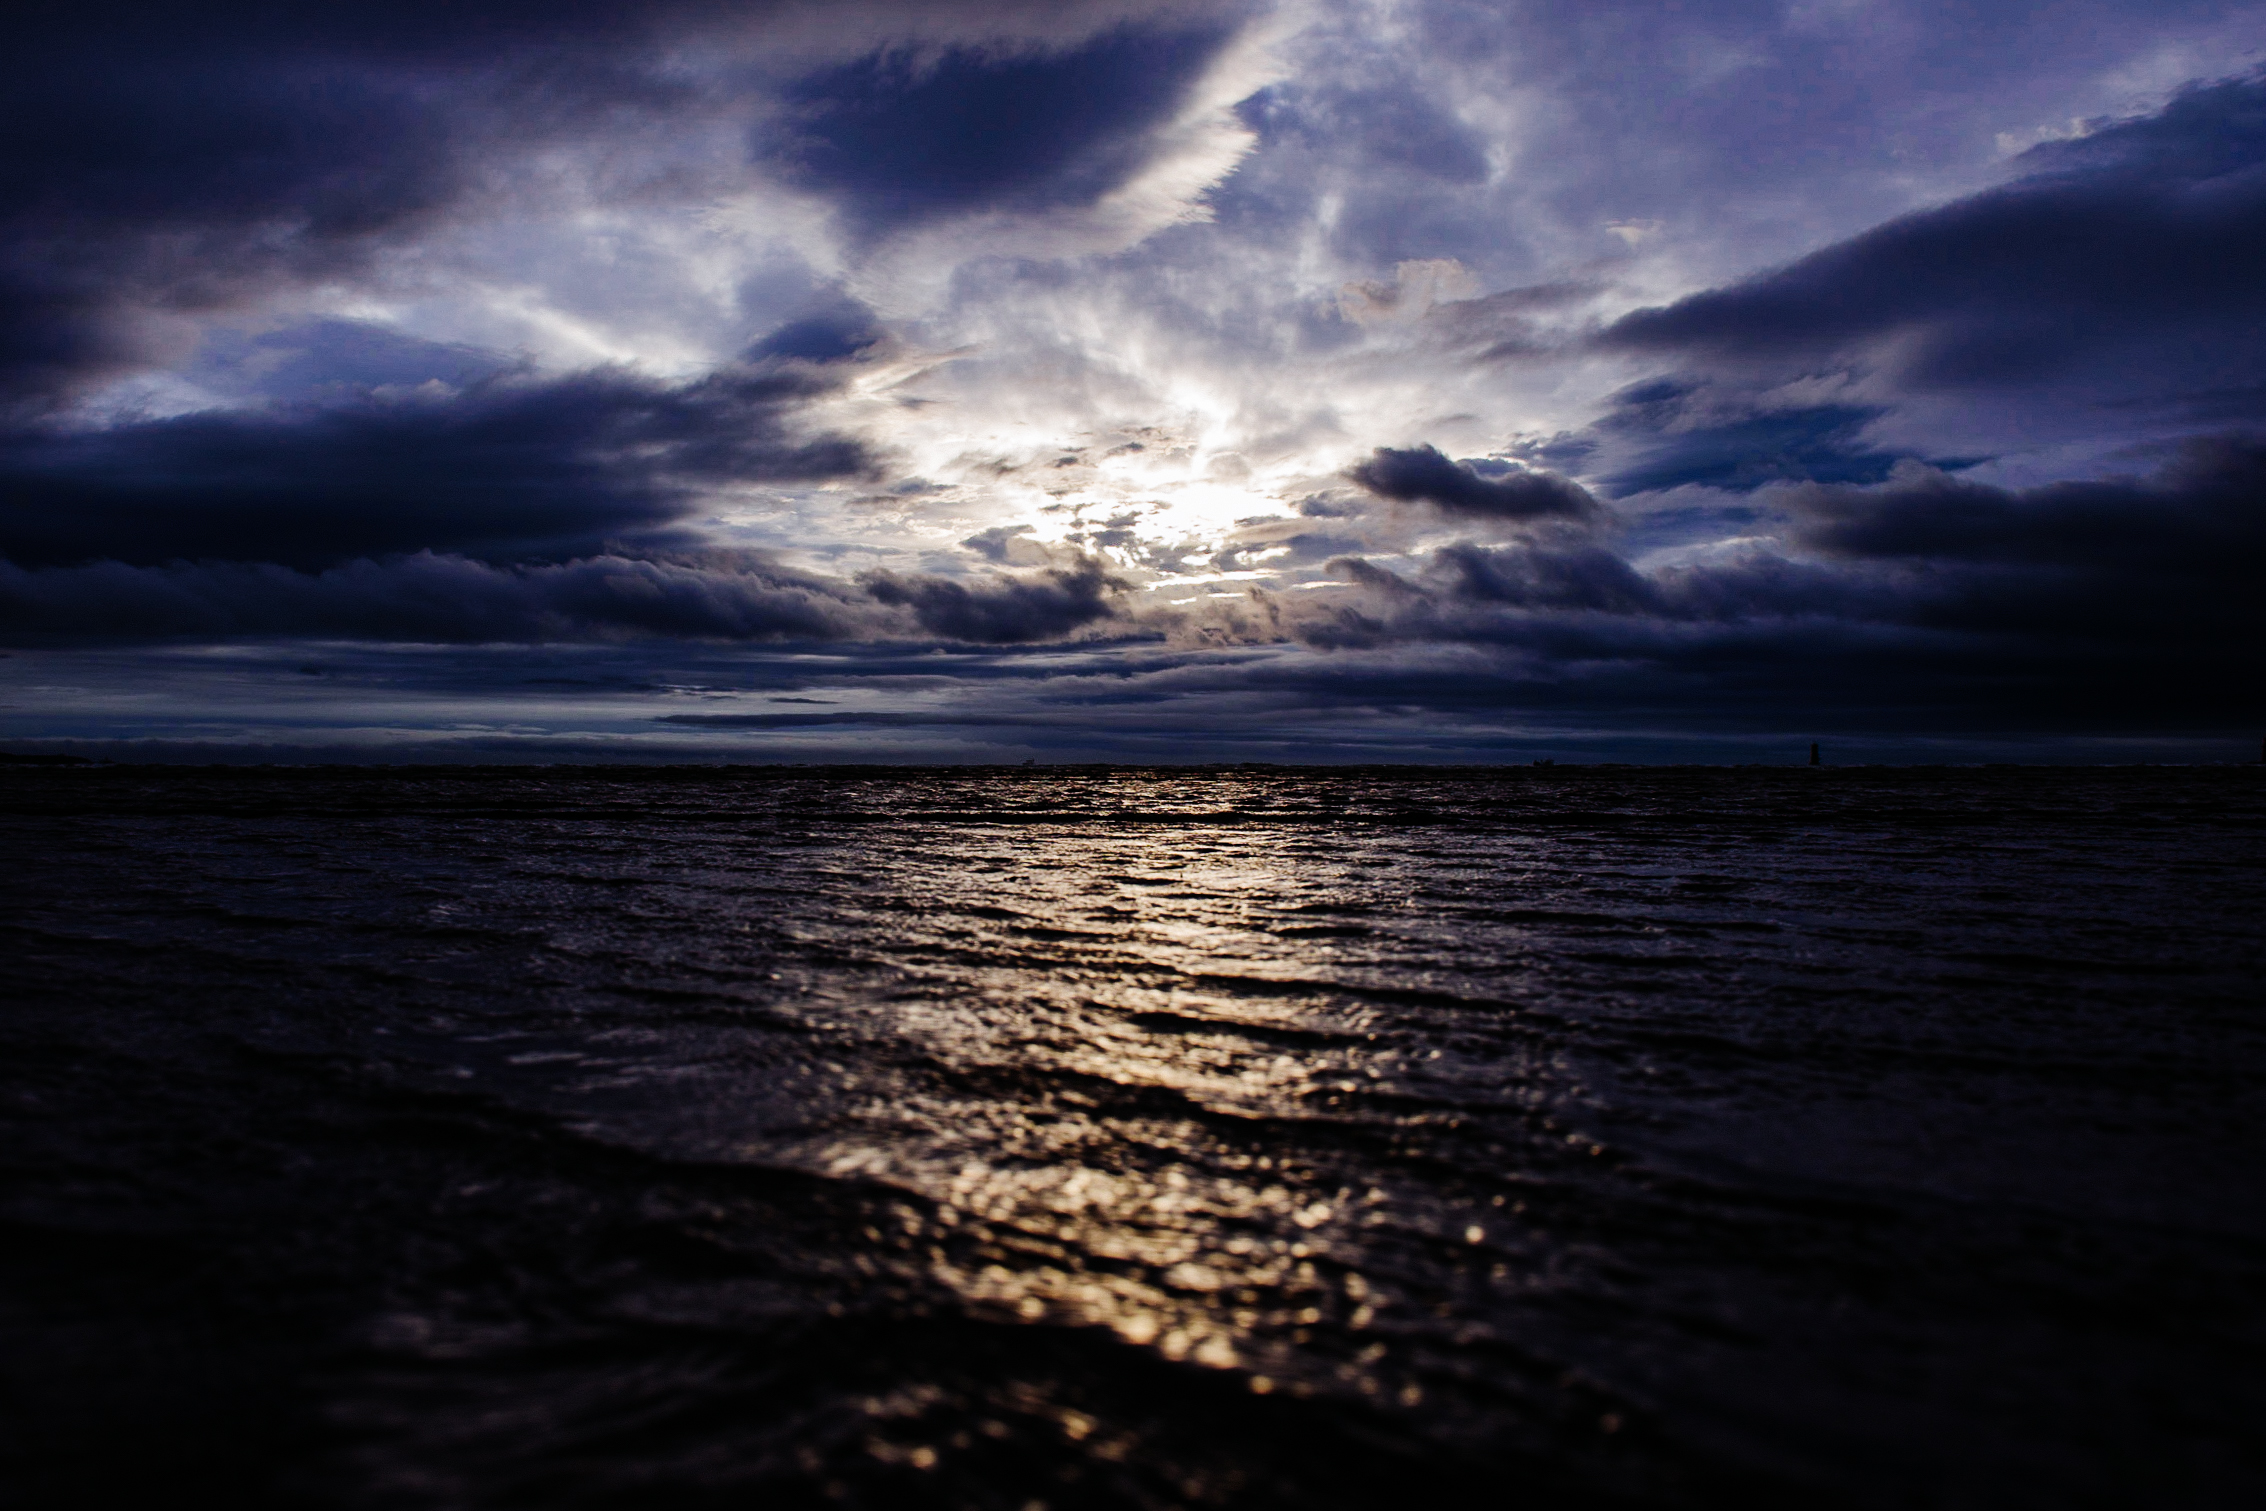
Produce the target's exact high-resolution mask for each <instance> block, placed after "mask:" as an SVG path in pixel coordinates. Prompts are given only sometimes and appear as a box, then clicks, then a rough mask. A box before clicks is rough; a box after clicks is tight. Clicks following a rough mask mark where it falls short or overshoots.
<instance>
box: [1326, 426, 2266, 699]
mask: <svg viewBox="0 0 2266 1511" xmlns="http://www.w3.org/2000/svg"><path fill="white" fill-rule="evenodd" d="M1773 498H1774V501H1775V503H1776V505H1777V507H1778V508H1779V509H1781V510H1782V511H1783V512H1784V514H1785V515H1786V517H1787V519H1788V522H1789V523H1788V530H1787V538H1786V540H1785V541H1784V543H1782V544H1773V543H1771V542H1768V541H1760V540H1758V541H1754V542H1750V543H1747V544H1745V545H1743V546H1739V547H1735V548H1725V549H1722V550H1719V551H1717V552H1714V553H1707V554H1701V555H1699V556H1697V557H1695V558H1692V559H1689V560H1685V561H1682V562H1680V563H1674V564H1667V565H1661V566H1656V567H1653V568H1651V569H1649V570H1641V571H1640V570H1639V569H1638V568H1637V567H1636V566H1635V565H1633V564H1632V563H1630V562H1628V561H1626V560H1624V559H1623V558H1621V557H1620V556H1618V555H1616V554H1615V553H1613V552H1611V551H1609V550H1606V549H1605V548H1603V547H1601V546H1598V545H1595V544H1568V543H1565V542H1543V543H1539V544H1529V545H1517V546H1509V547H1495V548H1490V547H1481V546H1477V545H1471V544H1462V545H1456V546H1451V547H1448V548H1446V549H1443V550H1441V551H1439V552H1437V553H1435V554H1434V556H1433V557H1432V558H1431V559H1430V561H1429V562H1428V563H1427V564H1426V565H1425V567H1424V569H1423V570H1422V571H1421V572H1420V573H1418V574H1417V575H1416V576H1415V577H1413V578H1411V577H1405V576H1401V575H1398V574H1393V573H1388V572H1386V571H1384V570H1383V569H1382V568H1380V567H1378V566H1377V565H1376V564H1375V563H1372V562H1367V561H1361V560H1357V559H1355V560H1342V561H1339V562H1335V563H1333V564H1332V566H1333V570H1334V571H1335V572H1336V574H1337V575H1338V576H1340V577H1341V578H1343V579H1344V580H1346V581H1348V582H1349V583H1351V584H1353V585H1354V588H1355V589H1356V590H1358V596H1353V595H1348V596H1349V598H1350V601H1347V600H1345V599H1340V600H1336V601H1333V602H1330V603H1328V604H1324V605H1320V606H1317V607H1314V608H1311V609H1308V610H1305V611H1304V613H1303V615H1302V617H1299V618H1297V619H1296V620H1294V621H1293V623H1294V625H1295V633H1297V634H1298V635H1299V636H1300V637H1301V638H1303V639H1305V640H1307V641H1308V642H1309V643H1312V644H1316V645H1321V646H1333V647H1341V648H1362V647H1370V648H1375V647H1383V646H1390V645H1395V644H1416V643H1422V642H1433V643H1439V642H1453V643H1463V644H1466V645H1471V646H1475V647H1487V648H1489V649H1490V650H1491V651H1492V652H1493V653H1495V654H1496V655H1498V656H1502V657H1508V658H1510V659H1509V660H1508V661H1504V662H1502V663H1500V665H1499V667H1498V672H1497V675H1499V676H1501V677H1504V678H1507V679H1510V680H1511V681H1513V682H1516V683H1517V684H1518V685H1519V686H1520V687H1521V688H1523V689H1524V690H1523V691H1521V692H1520V693H1519V694H1518V695H1517V699H1518V702H1519V704H1520V705H1521V706H1527V707H1544V706H1556V707H1561V708H1573V707H1577V706H1583V705H1588V706H1593V707H1595V708H1596V709H1597V710H1598V711H1599V713H1600V714H1601V715H1602V714H1604V713H1605V712H1607V711H1608V710H1613V709H1618V710H1619V711H1621V712H1623V713H1633V712H1635V711H1638V710H1643V709H1654V710H1659V711H1662V712H1663V714H1664V715H1665V714H1673V715H1674V716H1676V717H1702V718H1709V719H1714V718H1734V717H1735V718H1736V719H1739V720H1747V721H1754V720H1768V719H1771V718H1778V719H1781V720H1783V721H1785V722H1786V723H1789V724H1796V725H1798V724H1800V723H1801V722H1802V721H1803V720H1804V719H1805V718H1807V717H1809V716H1810V715H1811V714H1812V713H1814V712H1815V711H1817V710H1820V709H1831V710H1834V711H1835V714H1834V716H1835V718H1837V719H1841V720H1844V721H1846V720H1851V719H1858V718H1861V717H1863V716H1864V712H1865V709H1867V708H1870V709H1872V710H1874V712H1875V713H1876V714H1877V716H1878V717H1879V718H1882V719H1889V720H1893V719H1898V718H1910V719H1914V720H1918V721H1922V722H1924V723H1925V724H1927V725H1928V726H1929V727H1937V728H1960V729H1978V728H1991V727H1998V728H2002V729H2016V728H2060V729H2065V730H2068V729H2084V728H2094V729H2110V728H2134V727H2146V726H2148V725H2149V724H2151V723H2152V722H2153V723H2160V724H2172V725H2177V724H2185V725H2187V726H2188V727H2198V728H2207V727H2236V728H2240V727H2245V726H2246V724H2248V723H2249V722H2253V721H2256V720H2258V719H2259V718H2261V717H2266V653H2262V651H2261V649H2260V648H2261V647H2266V596H2262V595H2260V594H2259V593H2258V591H2257V583H2258V582H2259V580H2260V578H2261V576H2262V575H2266V446H2261V445H2259V444H2258V443H2255V442H2251V441H2245V440H2240V439H2226V438H2222V439H2215V440H2209V441H2196V442H2191V443H2189V444H2188V445H2187V446H2185V447H2184V448H2183V449H2182V450H2181V451H2180V452H2179V453H2178V454H2177V456H2176V457H2175V458H2174V459H2173V460H2172V462H2171V463H2170V464H2169V465H2167V466H2166V467H2165V468H2164V469H2163V470H2162V471H2161V472H2160V473H2159V474H2157V475H2156V476H2154V477H2152V478H2148V479H2124V480H2116V481H2106V482H2088V483H2056V484H2051V485H2048V486H2044V487H2039V488H2031V489H2005V488H1994V487H1989V486H1985V485H1982V484H1978V483H1973V482H1968V481H1964V480H1961V479H1959V478H1956V477H1952V476H1950V475H1947V474H1945V473H1942V472H1940V471H1937V470H1934V469H1929V468H1924V467H1918V466H1913V465H1911V464H1906V465H1905V466H1903V467H1901V468H1899V470H1898V472H1897V474H1896V475H1895V476H1894V477H1892V478H1891V479H1890V480H1889V481H1887V482H1886V483H1883V484H1879V485H1874V486H1856V485H1848V484H1841V485H1825V484H1805V485H1800V486H1796V487H1792V488H1784V489H1780V490H1778V492H1777V493H1776V494H1775V495H1773ZM1413 695H1414V694H1413V693H1411V696H1413ZM1498 695H1499V696H1504V697H1509V696H1510V695H1509V694H1508V693H1502V692H1500V691H1498V693H1497V694H1490V696H1498Z"/></svg>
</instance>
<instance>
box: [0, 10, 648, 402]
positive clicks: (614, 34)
mask: <svg viewBox="0 0 2266 1511" xmlns="http://www.w3.org/2000/svg"><path fill="white" fill-rule="evenodd" d="M629 14H630V12H628V11H625V10H623V9H622V8H611V9H609V8H604V7H596V6H583V7H576V6H572V5H568V6H561V7H548V6H545V7H536V6H512V5H503V6H479V7H460V6H444V5H439V4H409V5H400V6H391V5H389V6H375V5H369V6H361V5H352V4H341V5H324V6H293V5H281V4H263V5H235V6H230V5H217V6H190V7H183V6H165V7H160V6H148V5H132V4H126V5H120V4H105V3H102V0H90V3H88V4H85V5H36V6H33V7H31V8H30V13H29V15H28V17H27V15H26V11H25V8H24V7H18V8H16V9H15V10H13V11H12V12H11V25H10V29H9V50H10V53H11V55H12V56H11V60H10V63H9V65H8V67H7V70H6V76H7V88H6V89H5V91H0V101H4V102H5V103H0V149H4V150H0V405H14V406H19V407H22V406H28V407H31V408H33V409H37V408H40V407H42V406H44V405H46V404H49V403H52V402H55V401H57V400H58V399H61V398H66V397H68V396H69V395H70V393H71V392H72V391H73V390H74V389H75V388H76V387H78V386H79V385H81V384H84V383H86V382H88V381H93V380H99V379H100V378H103V377H105V376H108V375H111V374H114V373H117V372H120V371H125V370H130V369H131V368H133V367H135V366H137V365H140V364H141V363H143V362H145V361H147V360H149V359H151V358H152V357H155V356H161V355H164V346H163V337H164V332H163V330H162V322H163V320H164V318H165V317H168V316H178V315H186V314H196V313H199V312H205V311H211V310H215V309H222V308H226V307H229V306H231V305H233V304H237V303H239V302H242V301H244V300H246V299H250V298H253V297H256V296H261V295H264V294H267V293H271V292H272V291H273V290H275V289H276V288H277V287H279V286H282V285H286V284H289V283H291V282H295V281H309V280H318V279H335V278H341V277H352V276H356V275H359V274H360V273H362V272H364V271H366V269H367V268H368V266H369V264H370V259H371V258H372V257H373V256H374V255H375V254H376V253H378V252H379V251H381V250H382V249H383V248H384V247H385V246H387V245H389V244H391V243H394V242H398V241H400V240H402V239H404V238H406V237H409V236H412V235H414V234H416V233H418V232H420V231H422V230H427V229H430V228H431V227H433V226H434V225H435V224H437V223H438V221H439V220H440V219H441V218H442V217H443V216H445V215H446V214H447V213H448V212H449V211H450V210H451V209H452V208H453V207H455V206H457V205H458V204H460V203H461V202H462V201H464V200H465V199H466V198H467V197H468V196H472V195H475V194H478V193H481V192H487V190H488V189H489V188H490V186H489V183H488V175H487V169H488V167H489V166H490V165H491V164H492V161H493V160H494V159H496V158H497V157H498V156H500V155H502V154H504V153H506V152H508V151H518V150H524V149H526V148H528V147H530V146H533V145H535V144H537V143H540V142H542V141H544V140H550V139H556V138H558V137H560V136H562V135H579V134H583V133H586V132H588V131H589V130H590V129H591V127H592V125H593V124H594V123H595V122H597V121H600V120H604V119H606V118H607V117H608V116H609V115H610V114H615V113H618V111H619V110H620V109H622V108H624V107H630V108H645V107H651V106H654V105H657V104H659V103H662V102H664V101H665V100H666V99H667V98H668V97H669V95H670V94H671V89H670V87H669V86H668V85H666V84H663V83H661V82H658V81H657V80H656V79H655V78H654V77H650V76H647V75H645V74H641V73H639V72H638V71H637V70H636V69H634V68H632V67H625V66H623V65H624V60H625V59H627V58H633V57H635V56H636V49H635V48H629V50H628V51H627V52H625V51H624V48H625V47H627V46H628V44H630V43H631V42H632V41H634V40H636V39H638V38H639V37H640V36H641V35H642V34H644V33H646V32H648V31H649V30H650V28H651V26H652V25H653V24H654V21H655V18H657V17H660V16H662V15H664V14H665V12H663V11H658V10H655V11H648V12H645V13H644V19H642V20H629V19H625V18H626V17H627V16H628V15H629Z"/></svg>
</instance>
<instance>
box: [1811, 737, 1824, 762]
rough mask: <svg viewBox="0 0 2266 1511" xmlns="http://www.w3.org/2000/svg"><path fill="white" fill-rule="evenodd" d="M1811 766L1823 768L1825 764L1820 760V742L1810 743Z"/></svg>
mask: <svg viewBox="0 0 2266 1511" xmlns="http://www.w3.org/2000/svg"><path fill="white" fill-rule="evenodd" d="M1810 764H1811V765H1812V766H1823V765H1824V764H1825V762H1823V761H1821V760H1819V759H1818V742H1817V741H1815V740H1812V741H1810Z"/></svg>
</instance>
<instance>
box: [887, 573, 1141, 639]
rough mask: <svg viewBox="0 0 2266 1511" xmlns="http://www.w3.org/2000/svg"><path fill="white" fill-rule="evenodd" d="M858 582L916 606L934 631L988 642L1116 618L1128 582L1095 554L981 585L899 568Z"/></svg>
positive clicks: (1058, 632) (1048, 635)
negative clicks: (1117, 597) (1116, 598)
mask: <svg viewBox="0 0 2266 1511" xmlns="http://www.w3.org/2000/svg"><path fill="white" fill-rule="evenodd" d="M859 581H860V582H861V583H862V584H863V585H864V587H865V589H866V591H867V592H869V593H871V594H872V595H873V596H874V598H875V599H876V600H877V601H879V602H881V603H885V604H890V605H895V606H902V607H905V608H909V609H911V610H912V612H913V615H914V617H915V618H917V619H918V620H919V621H920V622H921V624H922V625H923V626H924V627H926V628H927V629H929V630H931V631H933V632H934V633H936V634H938V635H941V636H943V637H944V638H946V639H948V640H964V641H971V642H974V643H976V644H982V645H1020V644H1025V643H1028V642H1032V641H1039V640H1059V639H1061V638H1062V637H1063V636H1064V635H1067V634H1069V633H1071V632H1072V631H1074V630H1078V629H1082V628H1084V627H1085V626H1086V625H1089V624H1092V623H1094V622H1095V621H1097V620H1101V619H1107V618H1109V617H1111V616H1112V615H1113V614H1114V613H1115V612H1116V610H1115V608H1114V606H1113V605H1112V604H1111V602H1110V596H1111V594H1113V593H1114V592H1116V591H1118V590H1119V589H1120V588H1121V587H1122V584H1120V583H1119V582H1118V581H1117V580H1116V579H1115V578H1113V577H1111V576H1110V575H1109V574H1108V573H1107V572H1106V571H1104V570H1103V568H1102V564H1101V563H1100V562H1098V561H1093V560H1090V559H1089V560H1086V561H1082V562H1080V563H1079V564H1078V565H1077V566H1075V567H1072V568H1059V567H1057V568H1051V569H1049V570H1047V571H1045V572H1041V573H1039V574H1037V575H1036V576H1032V577H1026V578H1014V577H994V578H992V579H990V580H989V581H984V582H978V583H976V584H974V585H970V584H968V583H965V582H961V581H959V580H957V579H954V578H949V577H919V576H913V575H910V574H902V573H897V572H869V573H867V574H866V575H865V576H864V577H862V578H860V579H859Z"/></svg>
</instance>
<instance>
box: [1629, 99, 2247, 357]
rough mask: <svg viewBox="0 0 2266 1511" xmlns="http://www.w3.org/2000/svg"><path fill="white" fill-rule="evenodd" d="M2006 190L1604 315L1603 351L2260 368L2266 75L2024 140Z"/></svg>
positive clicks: (1980, 196) (1912, 216)
mask: <svg viewBox="0 0 2266 1511" xmlns="http://www.w3.org/2000/svg"><path fill="white" fill-rule="evenodd" d="M2024 161H2025V163H2026V164H2027V165H2030V166H2032V167H2033V168H2034V169H2035V170H2036V171H2034V172H2032V173H2031V174H2030V176H2028V177H2026V178H2023V179H2021V180H2019V181H2017V182H2015V183H2012V184H2009V185H2007V186H2006V187H2004V188H2001V189H1997V190H1993V191H1991V192H1988V193H1985V194H1980V195H1976V196H1973V197H1971V198H1968V199H1964V200H1960V201H1958V202H1956V203H1954V204H1951V205H1947V206H1945V207H1943V208H1941V209H1937V210H1930V211H1925V212H1922V213H1920V214H1915V215H1908V216H1904V217H1902V218H1900V219H1897V220H1893V221H1890V222H1888V223H1887V224H1885V225H1883V226H1880V227H1878V228H1877V229H1875V230H1872V231H1869V232H1866V233H1865V234H1863V235H1861V236H1857V237H1855V238H1853V239H1851V240H1849V241H1845V242H1842V243H1840V244H1838V245H1835V246H1832V247H1828V248H1826V249H1825V250H1823V251H1820V252H1817V253H1814V254H1812V255H1811V256H1808V257H1805V258H1803V259H1802V260H1800V261H1798V262H1795V263H1793V264H1791V265H1789V266H1787V267H1785V268H1782V269H1779V270H1777V271H1775V272H1772V273H1768V274H1765V275H1763V276H1761V277H1758V278H1755V279H1752V280H1750V281H1748V282H1746V283H1742V284H1737V285H1734V286H1732V287H1729V288H1724V289H1718V290H1714V291H1711V292H1708V293H1704V294H1696V295H1693V296H1692V297H1690V298H1688V299H1684V300H1682V301H1679V302H1678V303H1676V304H1673V305H1669V306H1667V307H1665V308H1660V309H1650V310H1640V311H1638V312H1636V313H1634V314H1631V315H1628V316H1625V317H1624V318H1622V319H1621V320H1620V321H1618V322H1616V323H1615V324H1614V325H1613V326H1611V327H1610V328H1609V329H1608V330H1607V331H1606V332H1605V333H1604V334H1603V336H1602V337H1601V338H1600V341H1599V344H1600V345H1601V346H1602V347H1604V348H1605V349H1607V350H1617V351H1625V352H1645V353H1678V354H1683V355H1685V356H1687V357H1692V358H1701V359H1706V360H1710V361H1714V362H1718V363H1742V362H1744V363H1757V362H1765V363H1775V362H1785V361H1794V362H1815V361H1820V360H1829V359H1836V358H1848V357H1851V356H1856V355H1869V356H1870V358H1871V360H1872V361H1874V362H1875V363H1876V364H1877V365H1880V366H1882V367H1884V368H1886V369H1888V370H1890V371H1892V372H1893V375H1894V377H1895V380H1896V381H1897V382H1898V383H1899V384H1900V385H1902V386H1904V387H1906V388H1914V389H1963V388H1979V387H1989V386H1993V385H2004V384H2013V383H2037V382H2045V381H2049V380H2054V379H2058V378H2064V377H2070V376H2074V377H2075V378H2076V379H2077V380H2079V381H2082V380H2086V379H2091V378H2095V377H2098V376H2102V375H2104V373H2105V366H2104V365H2105V364H2108V363H2110V362H2112V361H2121V362H2123V363H2125V364H2127V365H2126V366H2125V367H2124V369H2123V370H2122V371H2120V372H2118V374H2117V376H2118V379H2119V381H2120V382H2123V383H2125V384H2127V385H2128V386H2140V385H2145V383H2146V382H2147V380H2148V379H2149V378H2150V377H2152V376H2155V375H2157V374H2158V372H2159V371H2161V372H2164V373H2169V374H2176V381H2178V382H2182V383H2188V384H2211V383H2221V384H2224V383H2229V382H2236V381H2254V380H2255V375H2256V368H2257V361H2258V355H2259V352H2260V350H2261V345H2262V342H2266V263H2262V262H2261V260H2260V259H2259V257H2258V256H2257V248H2258V247H2259V246H2260V245H2261V241H2262V238H2266V77H2261V76H2256V75H2254V76H2251V77H2249V78H2244V79H2239V80H2233V81H2229V82H2225V83H2220V84H2214V85H2210V86H2206V87H2195V88H2191V89H2189V90H2187V91H2185V92H2184V93H2182V94H2181V95H2179V96H2178V97H2177V98H2175V99H2174V100H2173V101H2172V103H2171V104H2170V105H2168V106H2167V107H2166V108H2165V109H2164V110H2163V111H2162V112H2161V113H2159V114H2157V115H2154V116H2151V117H2147V118H2144V119H2140V120H2133V121H2126V122H2121V123H2117V124H2113V125H2106V126H2103V127H2102V128H2101V129H2099V130H2097V131H2095V132H2094V133H2093V134H2092V135H2090V136H2088V137H2086V138H2084V139H2082V140H2079V141H2074V142H2067V143H2054V144H2049V145H2047V146H2044V147H2040V148H2037V149H2033V150H2032V151H2031V152H2030V153H2029V154H2027V155H2026V157H2025V159H2024Z"/></svg>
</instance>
